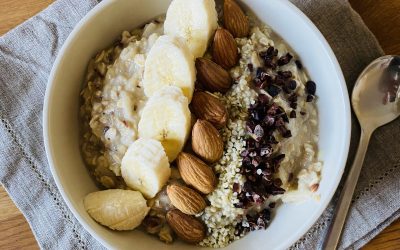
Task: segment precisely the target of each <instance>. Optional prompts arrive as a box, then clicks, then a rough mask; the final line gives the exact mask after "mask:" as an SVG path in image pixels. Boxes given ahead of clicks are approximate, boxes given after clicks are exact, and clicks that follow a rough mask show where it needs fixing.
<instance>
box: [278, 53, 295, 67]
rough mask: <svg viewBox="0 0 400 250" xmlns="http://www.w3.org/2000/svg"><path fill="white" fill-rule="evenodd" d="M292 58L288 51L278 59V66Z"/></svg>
mask: <svg viewBox="0 0 400 250" xmlns="http://www.w3.org/2000/svg"><path fill="white" fill-rule="evenodd" d="M292 58H293V56H292V55H291V54H290V53H287V54H286V55H284V56H282V57H281V58H279V59H278V66H283V65H286V64H288V63H289V62H290V60H292Z"/></svg>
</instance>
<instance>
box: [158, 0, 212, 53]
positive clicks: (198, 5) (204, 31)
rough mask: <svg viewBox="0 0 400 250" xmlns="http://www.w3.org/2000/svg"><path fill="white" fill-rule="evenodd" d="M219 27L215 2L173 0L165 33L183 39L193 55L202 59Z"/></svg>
mask: <svg viewBox="0 0 400 250" xmlns="http://www.w3.org/2000/svg"><path fill="white" fill-rule="evenodd" d="M217 27H218V15H217V11H216V10H215V2H214V0H173V1H172V3H171V4H170V6H169V8H168V11H167V17H166V19H165V23H164V33H165V34H167V35H174V36H179V37H182V38H183V39H184V40H185V41H186V43H187V45H188V46H189V49H190V51H191V52H192V54H193V55H194V56H195V58H197V57H202V56H203V55H204V52H205V51H206V49H207V46H208V43H209V41H210V39H211V37H212V36H213V35H214V32H215V30H216V29H217Z"/></svg>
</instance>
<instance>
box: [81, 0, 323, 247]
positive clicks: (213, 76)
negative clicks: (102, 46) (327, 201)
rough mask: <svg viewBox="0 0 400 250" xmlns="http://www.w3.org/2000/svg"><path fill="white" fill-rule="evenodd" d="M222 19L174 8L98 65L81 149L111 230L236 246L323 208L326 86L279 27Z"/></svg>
mask: <svg viewBox="0 0 400 250" xmlns="http://www.w3.org/2000/svg"><path fill="white" fill-rule="evenodd" d="M220 12H221V15H220V16H221V17H220V20H223V24H224V25H223V27H219V28H218V23H217V18H218V15H217V10H216V7H215V3H214V0H201V1H192V0H186V1H184V0H174V1H172V3H171V5H170V7H169V9H168V11H167V14H166V17H160V18H157V19H156V20H154V21H152V22H150V23H148V24H146V25H145V26H144V27H143V28H140V29H135V30H133V31H132V32H128V31H124V32H123V33H122V36H121V39H120V40H119V42H118V43H116V44H115V45H114V46H112V47H110V48H108V49H106V50H104V51H101V52H100V53H99V54H98V55H97V56H96V57H95V58H94V59H92V60H91V61H90V63H89V66H88V73H87V76H86V84H85V87H84V89H83V91H82V93H81V96H82V100H83V102H82V106H81V110H80V115H81V124H82V140H81V148H82V155H83V158H84V160H85V162H86V164H87V166H88V168H89V170H90V173H91V174H92V175H93V177H94V178H95V180H96V182H97V183H99V184H100V186H102V188H104V189H107V190H106V191H107V193H104V192H106V191H99V192H95V193H92V194H89V195H88V197H86V198H85V207H86V209H87V211H88V213H89V215H90V216H91V217H92V218H93V219H94V220H96V221H97V222H99V223H101V224H102V225H104V226H107V227H109V228H111V229H113V230H132V229H134V228H141V229H142V230H144V231H146V232H148V233H149V234H153V235H157V236H158V237H159V238H160V239H161V240H162V241H164V242H166V243H171V242H173V241H174V239H175V236H177V237H178V238H180V239H181V240H183V241H186V242H188V243H196V244H199V245H201V246H206V247H224V246H227V245H228V244H229V243H231V242H232V241H234V240H237V239H240V238H241V237H243V236H245V235H246V234H247V233H248V232H250V231H253V230H259V229H265V228H267V227H268V224H269V222H270V220H271V219H273V218H272V217H273V216H272V213H273V210H275V209H277V208H279V204H280V203H282V202H302V201H305V200H307V199H309V198H310V197H313V198H315V199H318V198H319V197H318V194H317V192H316V191H317V190H318V187H319V182H320V178H321V177H320V172H321V170H322V163H321V162H320V161H319V160H318V112H317V107H316V101H317V96H316V84H315V82H313V81H312V80H310V79H309V77H308V75H307V72H306V70H305V69H304V68H303V66H302V64H301V61H300V59H299V58H297V56H296V55H295V54H294V53H293V51H291V49H290V48H289V47H288V46H287V45H286V44H285V42H284V41H282V39H280V38H279V37H278V36H276V35H275V34H274V32H273V31H272V30H271V29H270V28H269V27H268V26H267V25H265V24H263V23H261V22H260V21H259V20H258V19H257V18H256V17H253V16H252V15H251V14H249V15H247V16H246V15H245V14H244V13H243V11H242V10H241V9H240V7H239V6H238V5H237V4H236V3H235V2H234V1H233V0H226V1H224V4H223V11H222V10H221V11H220ZM232 13H233V14H232ZM183 19H184V20H187V22H181V20H183ZM196 20H206V21H205V22H201V23H198V22H197V21H196ZM210 44H211V45H210ZM209 45H210V46H209ZM195 76H196V77H195ZM196 78H197V79H196ZM128 199H130V200H129V201H128ZM132 200H133V201H135V202H134V203H133V201H132ZM135 204H137V205H135ZM96 208H97V209H96ZM103 208H104V209H103ZM105 208H107V209H105ZM277 210H278V209H277ZM132 213H135V215H134V216H133V214H132Z"/></svg>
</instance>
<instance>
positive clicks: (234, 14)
mask: <svg viewBox="0 0 400 250" xmlns="http://www.w3.org/2000/svg"><path fill="white" fill-rule="evenodd" d="M223 19H224V25H225V27H226V28H227V29H228V30H229V31H230V32H231V33H232V35H233V36H234V37H246V36H247V35H248V34H249V20H248V19H247V16H246V15H245V14H244V13H243V11H242V9H241V8H240V6H239V5H238V4H237V3H236V2H235V1H234V0H225V1H224V17H223Z"/></svg>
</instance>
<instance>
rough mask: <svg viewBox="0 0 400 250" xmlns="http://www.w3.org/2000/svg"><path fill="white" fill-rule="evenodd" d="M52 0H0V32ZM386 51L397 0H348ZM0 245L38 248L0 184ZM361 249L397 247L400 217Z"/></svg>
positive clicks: (399, 16)
mask: <svg viewBox="0 0 400 250" xmlns="http://www.w3.org/2000/svg"><path fill="white" fill-rule="evenodd" d="M52 2H53V0H0V35H2V34H4V33H6V32H7V31H8V30H10V29H12V28H14V27H15V26H17V25H18V24H20V23H22V22H23V21H25V20H26V19H28V18H29V17H31V16H33V15H35V14H36V13H38V12H39V11H40V10H42V9H43V8H45V7H46V6H47V5H49V4H50V3H52ZM350 2H351V4H352V5H353V7H354V9H356V10H357V11H358V12H359V13H360V15H361V17H362V18H363V19H364V21H365V23H366V24H367V25H368V27H369V28H370V29H371V30H372V32H373V33H374V34H375V35H376V37H377V38H378V40H379V42H380V43H381V45H382V47H383V49H384V50H385V52H386V53H387V54H400V36H399V34H400V0H379V1H378V0H350ZM0 232H1V234H0V248H1V249H38V248H39V247H38V245H37V243H36V240H35V238H34V236H33V234H32V232H31V229H30V227H29V225H28V223H27V222H26V220H25V218H24V217H23V215H22V214H21V212H20V211H19V210H18V208H17V207H16V206H15V205H14V203H13V202H12V201H11V199H10V198H9V197H8V195H7V193H6V192H5V190H4V189H3V188H2V187H0ZM363 249H364V250H373V249H380V250H398V249H400V220H398V221H396V222H394V223H393V224H392V225H391V226H389V227H388V228H386V229H385V230H384V231H383V232H382V233H380V234H379V235H378V236H377V237H375V239H373V240H372V241H371V242H369V243H368V244H367V245H366V246H365V247H364V248H363Z"/></svg>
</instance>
